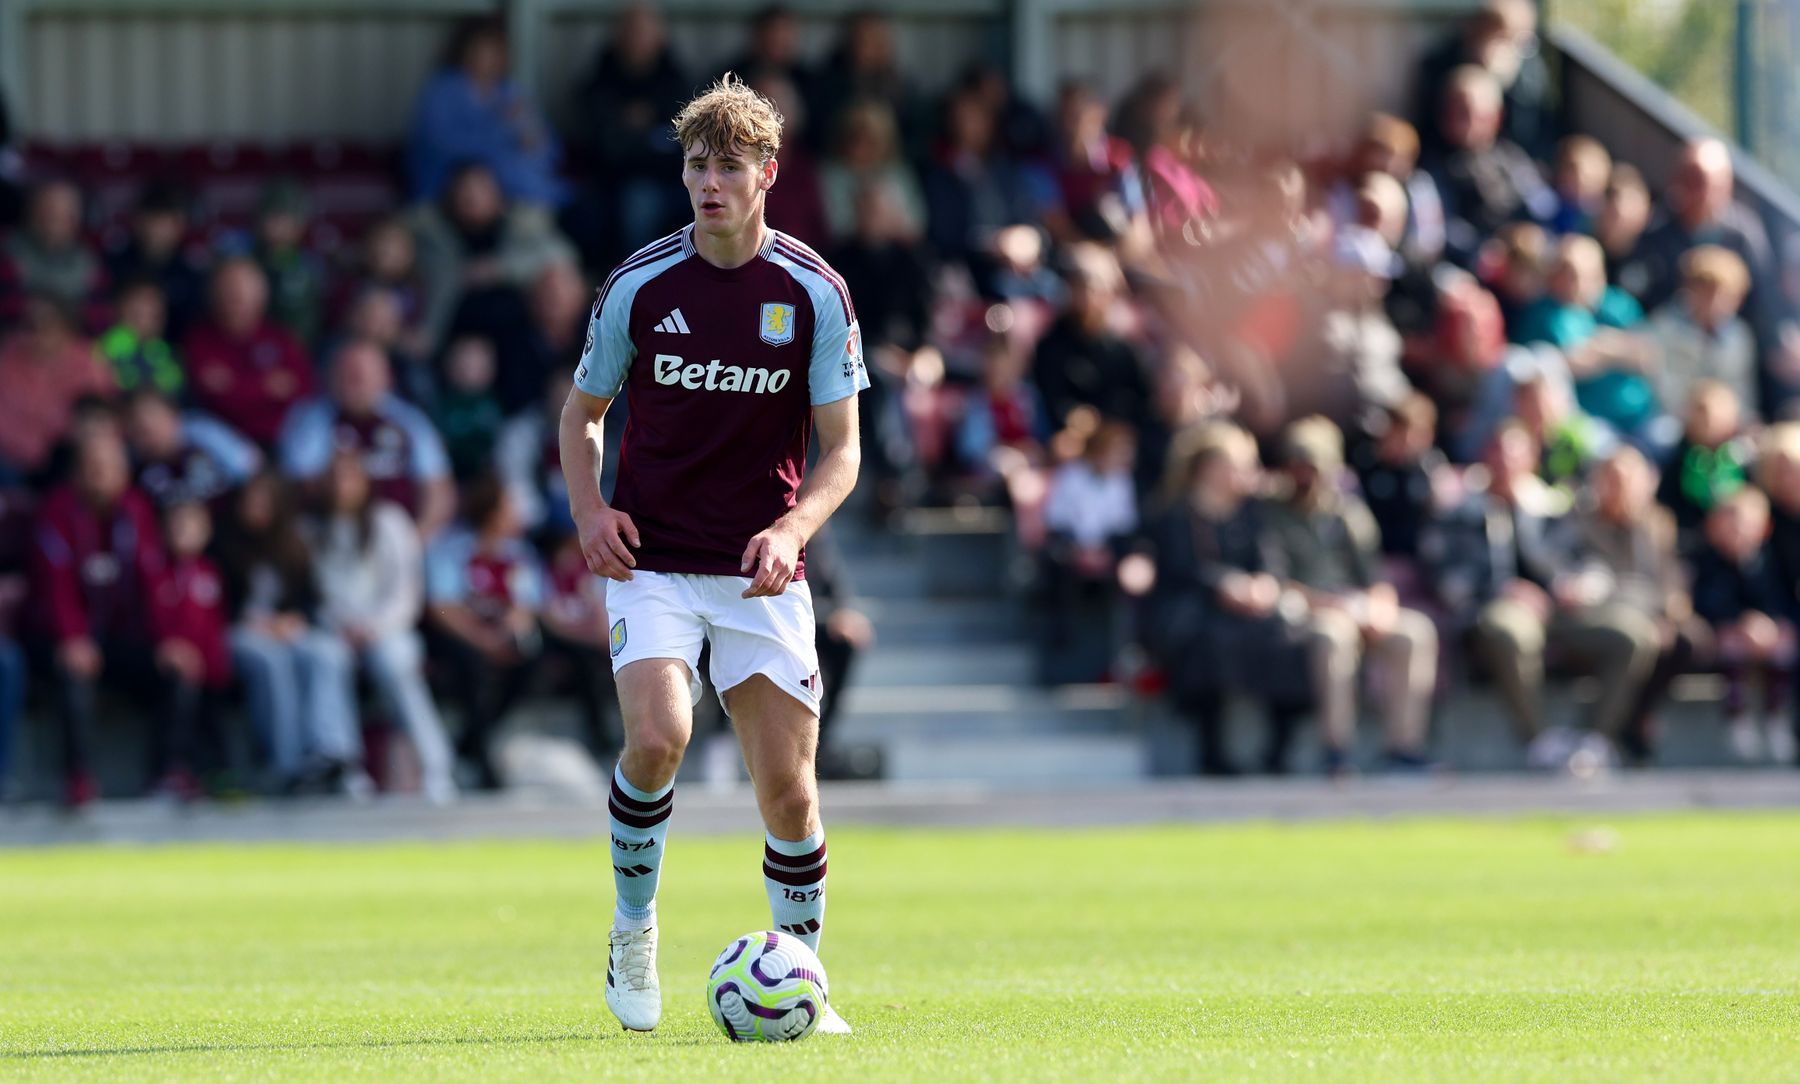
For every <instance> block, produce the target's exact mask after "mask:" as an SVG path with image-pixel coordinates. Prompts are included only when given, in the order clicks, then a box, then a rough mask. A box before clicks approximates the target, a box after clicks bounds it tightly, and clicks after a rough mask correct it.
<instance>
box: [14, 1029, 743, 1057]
mask: <svg viewBox="0 0 1800 1084" xmlns="http://www.w3.org/2000/svg"><path fill="white" fill-rule="evenodd" d="M621 1040H623V1041H626V1042H640V1043H655V1044H656V1045H658V1046H702V1045H708V1046H710V1045H715V1044H717V1043H719V1041H720V1040H719V1039H717V1038H711V1037H708V1038H684V1039H672V1038H665V1037H655V1038H651V1037H646V1036H627V1035H625V1033H624V1032H622V1031H620V1032H594V1033H583V1032H571V1033H569V1034H565V1035H499V1036H490V1037H480V1036H466V1037H461V1038H451V1039H429V1038H412V1039H340V1040H322V1041H320V1042H292V1043H283V1042H268V1043H195V1044H192V1045H188V1046H111V1047H91V1048H68V1049H55V1050H8V1051H0V1062H5V1061H15V1062H17V1061H37V1060H43V1059H49V1058H125V1057H142V1056H144V1055H149V1054H228V1053H256V1052H266V1051H274V1050H382V1049H388V1048H395V1049H399V1048H405V1047H424V1046H525V1045H527V1044H532V1043H595V1042H600V1043H603V1042H616V1041H621Z"/></svg>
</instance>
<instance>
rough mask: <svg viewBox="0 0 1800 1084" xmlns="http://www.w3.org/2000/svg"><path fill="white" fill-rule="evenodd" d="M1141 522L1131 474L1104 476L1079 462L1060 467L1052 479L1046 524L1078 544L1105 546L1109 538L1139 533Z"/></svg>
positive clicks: (1086, 464)
mask: <svg viewBox="0 0 1800 1084" xmlns="http://www.w3.org/2000/svg"><path fill="white" fill-rule="evenodd" d="M1137 522H1138V516H1137V495H1136V494H1135V493H1134V492H1133V490H1132V486H1131V472H1130V471H1118V472H1114V473H1111V474H1101V473H1099V472H1097V471H1095V470H1094V467H1093V464H1091V463H1089V462H1088V461H1087V460H1085V459H1078V460H1076V461H1075V462H1073V463H1068V464H1065V465H1064V466H1062V467H1060V468H1058V469H1057V472H1056V474H1055V475H1054V476H1053V477H1052V478H1051V479H1050V498H1049V500H1048V501H1047V502H1045V505H1044V525H1045V526H1046V527H1048V528H1049V529H1050V530H1051V531H1055V532H1058V533H1061V534H1066V535H1068V536H1069V537H1071V538H1073V539H1074V540H1075V542H1076V544H1077V545H1080V546H1084V547H1091V546H1103V545H1105V544H1106V542H1107V540H1108V539H1111V538H1115V537H1117V536H1119V535H1123V534H1129V533H1130V532H1131V531H1133V530H1135V529H1136V528H1137Z"/></svg>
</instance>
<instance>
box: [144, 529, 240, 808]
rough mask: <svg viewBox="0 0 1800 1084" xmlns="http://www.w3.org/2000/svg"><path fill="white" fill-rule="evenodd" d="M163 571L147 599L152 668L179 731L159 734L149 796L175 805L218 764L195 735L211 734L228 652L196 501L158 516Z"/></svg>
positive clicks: (215, 574)
mask: <svg viewBox="0 0 1800 1084" xmlns="http://www.w3.org/2000/svg"><path fill="white" fill-rule="evenodd" d="M164 517H165V524H164V525H165V527H166V534H165V538H164V541H165V542H166V544H167V546H168V565H167V567H165V568H164V569H163V571H162V574H161V575H160V576H158V577H157V581H156V587H155V591H154V594H153V596H152V601H151V607H150V612H151V624H152V626H153V627H154V628H155V629H156V636H157V649H156V660H157V664H158V665H159V666H160V667H162V669H163V670H164V671H165V673H167V675H168V677H169V683H170V685H171V695H172V696H173V697H175V698H176V700H175V703H174V704H173V706H172V708H171V710H170V719H171V721H172V722H174V723H176V724H178V726H179V727H180V729H171V731H170V732H169V733H167V734H165V735H164V736H163V747H162V749H161V750H160V751H159V752H160V755H161V758H162V762H163V771H162V782H161V783H159V784H158V786H157V790H158V791H159V792H160V793H163V794H166V795H168V796H170V797H173V798H175V799H176V800H177V801H181V802H191V801H194V800H196V799H198V798H200V797H202V796H203V792H202V789H201V785H200V779H199V777H198V776H197V775H196V774H195V773H196V772H197V771H199V770H202V769H217V768H219V767H221V766H222V762H223V759H224V758H223V756H222V753H223V750H221V749H218V748H217V743H216V741H215V742H214V743H213V744H214V748H213V749H210V750H203V749H202V742H203V740H204V739H203V737H202V732H203V731H204V732H207V736H216V731H215V730H214V727H215V720H216V718H217V714H218V709H219V702H220V700H221V699H222V697H223V695H224V693H225V690H226V687H227V686H228V685H229V684H230V681H231V649H230V647H229V646H227V644H226V632H225V630H226V626H227V624H228V623H229V622H228V619H227V618H226V616H225V609H226V600H225V591H224V585H223V582H222V579H221V577H220V575H219V567H218V565H216V564H214V563H213V560H212V558H211V557H208V556H207V554H206V549H207V545H208V544H209V543H210V542H211V541H212V513H211V512H209V511H207V508H206V505H204V504H201V503H199V502H198V501H185V502H182V503H180V504H176V505H172V506H170V507H169V508H168V509H167V510H166V511H165V513H164Z"/></svg>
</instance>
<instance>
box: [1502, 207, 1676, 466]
mask: <svg viewBox="0 0 1800 1084" xmlns="http://www.w3.org/2000/svg"><path fill="white" fill-rule="evenodd" d="M1605 260H1606V257H1605V255H1604V254H1603V253H1602V252H1601V250H1600V242H1598V241H1596V240H1594V239H1593V238H1591V237H1586V236H1583V235H1581V234H1569V235H1568V236H1565V237H1564V238H1563V239H1562V240H1561V241H1560V242H1558V244H1557V246H1556V259H1555V262H1554V263H1553V264H1552V265H1551V268H1550V276H1549V289H1548V291H1547V292H1546V294H1545V295H1544V296H1543V297H1542V298H1540V299H1539V300H1538V301H1537V303H1536V304H1534V305H1532V306H1531V307H1530V308H1529V309H1527V310H1525V314H1524V315H1523V316H1521V317H1520V319H1519V323H1518V325H1517V326H1516V327H1515V328H1514V329H1513V332H1512V338H1513V341H1515V342H1520V343H1539V342H1545V343H1549V344H1550V345H1552V346H1554V347H1556V348H1557V349H1558V350H1560V351H1562V352H1563V355H1564V357H1566V358H1567V360H1568V363H1569V371H1570V373H1571V374H1572V375H1573V376H1574V378H1575V400H1576V402H1577V403H1579V404H1580V406H1581V409H1582V410H1583V411H1584V412H1585V413H1587V414H1590V415H1592V416H1593V417H1595V418H1598V419H1600V420H1601V421H1603V422H1605V423H1606V424H1608V425H1610V426H1612V427H1613V428H1614V429H1615V430H1617V431H1618V432H1619V434H1620V435H1621V436H1623V437H1625V438H1626V439H1627V440H1630V441H1633V442H1635V443H1637V444H1639V446H1640V447H1645V448H1656V447H1662V448H1666V447H1667V446H1668V445H1669V443H1670V442H1671V441H1672V439H1673V436H1672V434H1667V433H1664V432H1663V426H1662V425H1661V423H1660V421H1659V419H1660V418H1661V417H1662V407H1661V405H1660V404H1659V402H1658V400H1657V396H1656V388H1655V386H1654V385H1653V384H1652V383H1651V382H1650V377H1649V374H1650V373H1651V372H1652V371H1653V367H1654V364H1655V361H1654V357H1653V351H1652V350H1651V348H1650V347H1649V345H1648V344H1647V343H1646V342H1645V340H1644V339H1643V338H1641V337H1640V336H1638V335H1634V334H1629V333H1628V329H1631V328H1634V327H1636V326H1637V325H1638V324H1640V323H1642V322H1643V319H1644V314H1643V310H1642V309H1640V308H1638V306H1637V303H1636V301H1634V300H1633V299H1632V297H1631V295H1629V294H1627V293H1625V292H1624V291H1623V290H1620V289H1619V288H1618V287H1616V286H1608V285H1607V284H1606V263H1605Z"/></svg>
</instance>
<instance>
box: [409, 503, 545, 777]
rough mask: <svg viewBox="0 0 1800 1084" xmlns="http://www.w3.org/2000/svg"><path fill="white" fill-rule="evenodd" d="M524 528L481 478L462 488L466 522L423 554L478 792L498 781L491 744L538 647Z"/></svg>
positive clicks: (535, 568)
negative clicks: (495, 731)
mask: <svg viewBox="0 0 1800 1084" xmlns="http://www.w3.org/2000/svg"><path fill="white" fill-rule="evenodd" d="M522 533H523V526H522V524H521V523H520V522H519V513H518V509H517V508H516V506H515V505H514V504H513V500H512V497H511V495H510V494H509V493H508V492H507V491H506V488H505V487H504V486H503V485H501V484H500V482H499V480H498V479H496V478H494V477H493V476H491V475H489V476H484V477H482V478H478V479H476V480H475V481H473V482H471V483H469V485H468V487H467V488H466V489H465V491H464V493H463V523H462V524H460V525H458V526H456V527H454V528H452V529H451V530H448V531H446V532H444V535H443V536H442V537H441V538H439V539H437V540H436V541H434V542H433V543H432V544H431V547H430V549H429V550H427V552H426V555H425V589H426V596H427V599H428V601H429V603H430V609H429V612H428V616H429V618H430V620H431V628H432V629H433V630H434V631H435V633H436V634H437V637H436V638H437V641H438V643H439V644H440V645H441V646H442V647H443V649H444V651H445V652H446V654H447V655H448V656H449V657H450V659H451V661H452V664H453V665H452V674H453V678H454V681H455V683H456V690H457V696H456V699H457V701H458V702H459V703H460V704H462V706H463V710H464V715H463V729H462V734H461V735H460V736H459V737H458V739H457V742H456V752H457V755H458V756H459V757H460V758H462V760H463V761H464V762H466V763H467V764H469V765H470V766H471V767H472V768H473V770H474V773H475V778H476V785H477V786H478V787H479V788H480V789H482V790H495V789H498V788H499V786H500V773H499V771H498V770H497V769H496V768H495V767H494V762H493V758H492V753H491V751H490V749H489V741H490V739H491V738H492V737H493V733H494V729H495V727H497V726H498V725H499V723H500V721H501V719H503V718H504V717H505V715H506V713H507V711H508V710H510V709H511V707H512V705H513V703H514V702H515V701H516V700H518V698H519V696H520V694H522V693H523V692H524V691H525V684H526V682H527V681H528V680H529V679H530V677H531V673H532V669H533V666H532V664H533V663H534V662H536V660H537V658H538V656H539V652H540V650H541V648H542V634H541V632H540V631H539V628H538V619H537V613H538V610H539V609H540V608H541V607H542V606H543V601H544V581H543V570H542V568H541V567H540V565H539V564H538V559H537V554H536V553H535V552H533V551H532V549H531V547H530V546H529V545H527V544H526V543H525V540H524V539H523V538H522V537H521V534H522Z"/></svg>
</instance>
